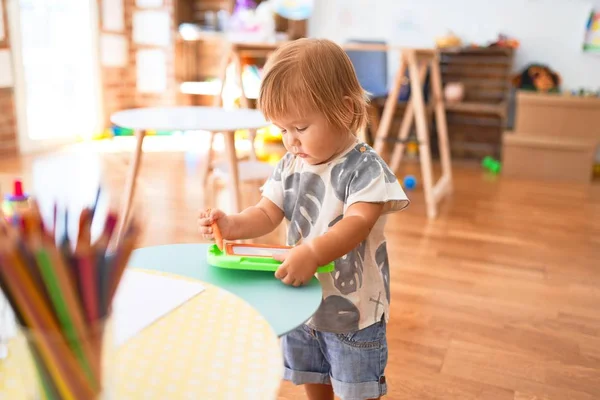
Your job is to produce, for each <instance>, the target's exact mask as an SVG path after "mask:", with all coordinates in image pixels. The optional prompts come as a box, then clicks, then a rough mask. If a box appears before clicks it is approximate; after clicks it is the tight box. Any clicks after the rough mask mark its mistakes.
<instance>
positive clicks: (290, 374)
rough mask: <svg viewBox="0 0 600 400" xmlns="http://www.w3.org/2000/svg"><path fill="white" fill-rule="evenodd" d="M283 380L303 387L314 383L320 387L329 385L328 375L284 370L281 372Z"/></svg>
mask: <svg viewBox="0 0 600 400" xmlns="http://www.w3.org/2000/svg"><path fill="white" fill-rule="evenodd" d="M283 379H285V380H286V381H290V382H292V383H293V384H294V385H304V384H306V383H315V384H321V385H331V380H330V378H329V375H328V374H322V373H320V372H309V371H295V370H293V369H289V368H285V369H284V370H283Z"/></svg>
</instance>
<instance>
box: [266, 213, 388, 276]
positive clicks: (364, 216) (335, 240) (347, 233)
mask: <svg viewBox="0 0 600 400" xmlns="http://www.w3.org/2000/svg"><path fill="white" fill-rule="evenodd" d="M382 209H383V203H355V204H353V205H351V206H350V207H348V209H347V210H346V213H345V214H344V218H342V220H341V221H340V222H338V223H337V224H335V225H334V226H333V227H332V228H331V229H329V230H328V231H327V232H326V233H325V234H323V235H321V236H319V237H317V238H315V239H313V240H311V241H306V242H304V243H303V244H301V245H300V246H297V247H294V248H293V249H292V250H290V251H289V252H288V253H287V254H285V255H283V256H278V257H275V258H277V259H279V260H282V261H283V263H282V264H281V266H280V267H279V269H278V270H277V272H276V273H275V277H277V278H278V279H281V280H282V281H283V282H284V283H286V284H288V285H294V286H298V285H301V284H303V283H306V282H308V281H309V280H310V279H311V278H312V276H313V275H314V274H315V272H316V270H317V268H318V267H319V266H321V265H326V264H328V263H330V262H332V261H334V260H336V259H338V258H340V257H342V256H343V255H345V254H348V253H349V252H350V251H351V250H352V249H354V248H355V247H356V246H358V245H359V244H360V243H361V242H362V241H363V240H365V239H366V238H367V236H369V233H370V232H371V229H372V228H373V225H375V223H376V222H377V219H378V218H379V216H380V215H381V211H382Z"/></svg>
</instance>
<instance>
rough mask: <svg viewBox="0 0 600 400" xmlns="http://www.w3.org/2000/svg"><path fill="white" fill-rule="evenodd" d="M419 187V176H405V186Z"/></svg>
mask: <svg viewBox="0 0 600 400" xmlns="http://www.w3.org/2000/svg"><path fill="white" fill-rule="evenodd" d="M415 187H417V178H415V177H414V176H413V175H407V176H405V177H404V188H406V189H408V190H412V189H414V188H415Z"/></svg>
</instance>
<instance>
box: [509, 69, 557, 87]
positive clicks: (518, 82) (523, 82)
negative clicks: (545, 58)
mask: <svg viewBox="0 0 600 400" xmlns="http://www.w3.org/2000/svg"><path fill="white" fill-rule="evenodd" d="M512 82H513V85H514V86H515V87H516V88H517V89H522V90H531V91H534V92H560V83H561V78H560V75H559V74H558V73H557V72H554V71H552V70H551V69H550V68H549V67H548V66H547V65H543V64H530V65H528V66H527V68H525V69H524V70H523V72H521V73H520V74H519V75H516V76H515V77H514V78H513V80H512Z"/></svg>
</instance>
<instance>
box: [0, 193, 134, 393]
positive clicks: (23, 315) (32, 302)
mask: <svg viewBox="0 0 600 400" xmlns="http://www.w3.org/2000/svg"><path fill="white" fill-rule="evenodd" d="M100 193H101V191H100V190H98V192H97V194H96V198H95V202H94V204H93V205H92V207H91V208H86V209H84V210H82V211H81V213H80V215H79V233H78V235H77V242H76V243H75V246H74V248H72V246H71V243H70V240H69V235H68V212H67V210H66V209H65V212H64V225H65V226H64V232H59V225H61V224H60V223H59V222H58V209H59V207H58V205H57V204H55V205H54V209H53V220H52V227H51V229H46V227H45V226H44V222H43V219H42V217H41V213H40V210H39V207H38V204H37V202H36V201H35V199H32V202H31V206H30V207H29V209H28V210H22V209H21V210H18V211H17V212H16V213H15V215H14V218H12V221H8V220H6V219H5V217H4V215H2V213H1V211H0V289H2V291H3V292H4V293H5V294H6V297H7V299H8V301H9V303H10V305H11V307H12V309H13V310H14V312H15V316H16V319H17V321H18V324H19V326H21V327H22V328H23V329H25V330H26V332H27V333H28V339H29V340H27V344H28V346H29V349H30V352H31V355H32V359H33V361H34V367H35V373H36V375H37V377H38V382H39V384H38V386H39V387H40V395H41V396H42V398H46V399H55V398H56V399H58V398H60V399H68V400H70V399H79V398H86V399H87V398H94V396H95V395H96V394H98V393H99V391H100V390H102V368H101V365H102V363H101V359H102V348H103V340H102V336H103V334H104V326H103V323H104V320H105V318H106V317H107V316H108V315H109V313H110V307H111V303H112V301H113V298H114V295H115V292H116V289H117V288H118V285H119V283H120V280H121V279H122V276H123V273H124V270H125V268H126V266H127V261H128V260H129V257H130V256H131V253H132V251H133V249H134V247H135V245H136V243H137V239H138V237H139V234H140V229H139V226H138V225H137V223H136V222H133V221H134V218H132V219H131V221H132V222H130V223H129V224H127V226H126V234H125V236H124V238H123V242H122V243H117V245H116V248H115V253H114V255H111V256H110V257H109V256H108V253H107V249H108V245H109V243H110V241H111V237H112V235H113V232H114V229H115V226H116V224H117V220H118V217H117V215H116V214H115V213H113V212H109V214H108V216H107V218H106V221H105V224H104V230H103V232H102V235H101V236H100V238H99V239H98V240H97V241H96V242H95V243H92V240H91V224H92V221H93V218H94V214H95V211H96V209H97V207H98V201H99V198H100ZM58 235H61V237H60V238H58Z"/></svg>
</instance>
